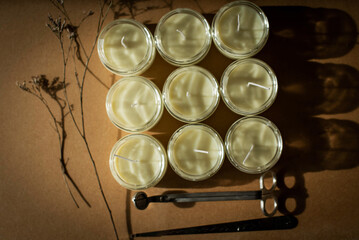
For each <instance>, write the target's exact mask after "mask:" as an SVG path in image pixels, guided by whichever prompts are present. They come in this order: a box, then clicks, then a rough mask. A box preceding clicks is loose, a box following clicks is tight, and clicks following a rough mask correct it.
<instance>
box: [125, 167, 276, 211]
mask: <svg viewBox="0 0 359 240" xmlns="http://www.w3.org/2000/svg"><path fill="white" fill-rule="evenodd" d="M268 175H270V176H271V179H272V181H271V182H272V184H271V187H270V188H269V189H268V188H266V186H265V184H264V179H265V177H267V176H268ZM276 186H277V178H276V175H275V173H274V172H272V171H268V172H265V173H264V174H262V175H261V176H260V178H259V187H260V190H258V191H234V192H203V193H170V194H163V195H157V196H152V197H147V194H146V193H145V192H137V193H136V194H135V195H134V196H133V198H132V201H133V203H134V204H135V206H136V208H137V209H140V210H144V209H146V208H147V207H148V205H149V204H150V203H151V202H158V203H167V202H177V203H186V202H187V203H188V202H208V201H233V200H260V206H261V209H262V212H263V214H264V215H265V216H267V217H271V216H273V215H274V214H275V213H276V211H277V209H278V200H277V197H276V196H275V194H274V189H275V188H276ZM268 199H273V209H272V211H271V212H268V211H267V205H266V202H267V200H268Z"/></svg>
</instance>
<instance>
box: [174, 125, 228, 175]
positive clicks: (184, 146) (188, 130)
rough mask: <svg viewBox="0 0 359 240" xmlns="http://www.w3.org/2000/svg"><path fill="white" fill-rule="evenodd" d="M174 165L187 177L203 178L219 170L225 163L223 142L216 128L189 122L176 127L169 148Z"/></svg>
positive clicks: (177, 170)
mask: <svg viewBox="0 0 359 240" xmlns="http://www.w3.org/2000/svg"><path fill="white" fill-rule="evenodd" d="M168 154H169V161H170V164H171V166H172V168H173V169H174V170H175V171H176V172H177V173H178V174H179V175H180V176H182V177H183V178H185V179H188V180H193V181H196V180H203V179H206V178H209V177H210V176H212V175H213V174H214V173H216V172H217V171H218V170H219V168H220V167H221V165H222V163H223V158H224V148H223V143H222V140H221V138H220V136H219V135H218V133H217V132H215V131H214V130H213V129H211V128H210V127H208V126H207V125H204V124H189V125H185V126H184V127H182V128H180V129H179V130H177V131H176V132H175V133H174V135H173V136H172V138H171V140H170V143H169V147H168Z"/></svg>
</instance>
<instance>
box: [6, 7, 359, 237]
mask: <svg viewBox="0 0 359 240" xmlns="http://www.w3.org/2000/svg"><path fill="white" fill-rule="evenodd" d="M114 3H115V4H118V5H116V6H117V8H116V9H117V10H118V9H120V7H121V6H123V5H119V3H117V2H114ZM225 3H226V2H225V1H218V2H217V1H216V2H215V1H177V0H175V1H168V2H167V1H149V2H147V1H145V2H142V1H139V2H136V6H137V9H135V10H134V11H133V14H134V15H135V18H136V19H137V20H139V21H141V22H145V23H147V24H148V26H149V28H150V29H151V30H153V29H154V27H155V23H157V22H158V20H159V19H160V17H161V16H162V15H163V14H165V13H166V12H168V11H169V10H170V8H172V9H175V8H179V7H188V8H192V9H195V10H197V11H199V12H202V13H204V14H205V16H206V17H207V19H208V20H209V21H211V18H213V14H215V12H216V11H217V10H218V9H219V8H220V7H221V6H222V5H223V4H225ZM255 3H256V4H258V5H259V6H261V7H262V9H263V10H264V12H265V13H266V15H267V16H268V19H269V23H270V29H271V32H270V36H269V40H268V42H267V44H266V46H265V47H264V48H263V50H262V51H261V52H260V53H259V54H257V55H256V56H255V57H256V58H259V59H261V60H263V61H265V62H266V63H268V64H269V65H270V66H271V67H272V68H273V70H274V71H275V73H276V75H277V77H278V83H279V92H278V97H277V99H276V101H275V102H274V104H273V105H272V107H271V108H270V109H269V110H267V111H266V112H264V113H263V114H261V115H262V116H265V117H267V118H268V119H270V120H271V121H273V122H274V123H275V124H276V125H277V126H278V128H279V129H280V131H281V133H282V136H283V140H284V151H283V155H282V157H281V159H280V160H279V162H278V163H277V165H276V166H275V167H274V169H273V170H274V171H275V172H276V173H277V175H278V181H279V182H278V183H279V184H278V189H279V191H280V193H281V195H280V201H279V212H278V213H277V214H276V216H280V215H283V214H287V213H293V214H294V215H295V216H296V217H297V218H298V221H299V224H298V226H297V227H296V228H295V229H292V230H280V231H279V230H278V231H262V232H243V233H226V234H209V235H188V236H172V237H163V238H162V239H239V238H241V239H263V238H266V239H312V238H315V239H356V238H358V235H359V225H358V223H359V208H358V206H357V204H356V203H357V199H358V197H359V194H358V189H359V184H358V182H359V181H358V180H359V177H358V176H359V175H358V173H359V168H358V163H359V162H358V161H359V125H358V124H359V108H358V106H359V100H358V99H359V98H358V96H359V94H358V93H359V72H358V69H359V62H358V59H359V47H358V40H357V36H358V34H357V28H358V24H359V4H358V3H357V1H349V0H348V1H299V0H298V1H285V0H283V1H271V2H268V1H255ZM65 4H66V6H67V8H68V10H69V11H68V12H69V14H70V15H71V16H72V17H73V19H74V21H77V22H79V21H80V20H81V18H82V17H83V14H84V12H86V11H88V10H89V9H92V10H93V11H94V12H95V15H94V16H91V17H90V18H89V19H88V20H86V22H85V23H84V24H83V25H82V26H81V28H80V31H79V32H80V34H81V37H82V42H83V44H84V46H85V48H86V49H90V48H91V46H92V44H93V41H94V37H95V34H96V26H97V17H98V4H97V1H68V2H66V3H65ZM0 11H1V14H0V19H1V20H0V23H1V24H0V28H1V32H2V34H1V36H0V39H1V45H2V48H1V57H2V63H1V71H0V76H1V81H0V84H1V87H0V89H1V90H0V91H1V93H0V98H1V100H0V108H1V115H0V121H1V126H0V133H1V134H0V138H1V143H2V144H1V147H0V153H1V154H0V161H1V167H0V182H1V184H0V203H1V204H0V223H1V224H0V239H5V240H10V239H11V240H12V239H115V235H114V232H113V229H112V225H111V222H110V218H109V214H108V212H107V210H106V206H105V203H104V201H103V199H102V197H101V194H100V191H99V187H98V185H97V181H96V176H95V174H94V170H93V166H92V164H91V161H90V159H89V155H88V153H87V150H86V146H85V144H84V143H83V141H82V139H81V137H80V135H79V134H78V133H77V130H76V128H75V126H74V124H73V122H72V120H71V118H70V117H67V118H66V122H65V123H66V129H67V130H66V131H67V135H68V136H67V139H66V144H65V159H67V166H68V170H69V172H70V174H71V176H72V177H73V179H74V180H75V181H76V183H77V184H78V186H79V188H80V189H81V191H82V193H83V194H84V196H85V197H86V199H87V200H88V201H89V202H90V204H91V208H89V207H87V206H86V205H85V203H84V202H83V201H81V199H80V197H79V196H78V194H76V193H75V198H76V200H77V201H78V202H79V205H80V208H77V207H76V206H75V204H74V203H73V201H72V200H71V197H70V195H69V192H68V191H67V188H66V185H65V182H64V179H63V175H62V173H61V168H60V163H59V161H58V159H59V145H58V140H57V135H56V132H55V131H54V128H53V127H54V124H53V122H52V120H51V118H50V115H49V113H48V112H47V110H46V108H44V106H43V105H42V104H41V102H40V101H39V100H38V99H36V98H35V97H33V96H31V95H30V94H26V93H25V92H23V91H21V90H20V89H19V88H18V87H17V86H16V84H15V83H16V81H19V82H22V81H28V80H30V79H31V76H35V75H39V74H46V76H47V77H48V78H50V79H52V78H54V77H61V76H62V72H63V65H62V59H61V51H60V46H59V44H58V41H57V40H56V37H55V36H54V35H53V33H51V31H50V30H49V29H48V28H47V27H46V26H45V23H46V21H47V14H48V12H50V13H52V15H53V16H54V17H57V16H58V12H57V11H56V9H55V8H54V7H53V6H52V5H51V3H50V2H49V1H40V0H38V1H20V0H18V1H7V2H3V3H2V7H1V10H0ZM124 11H125V12H126V13H128V10H126V8H125V10H124ZM116 16H117V15H116V14H114V12H113V11H110V13H109V16H108V18H107V19H106V23H109V22H111V21H112V20H113V19H114V18H115V17H116ZM120 17H129V16H120ZM95 50H96V49H95ZM232 61H233V60H230V59H228V58H226V57H224V56H222V55H221V54H220V53H219V52H218V50H217V49H216V48H215V47H214V45H212V48H211V50H210V52H209V53H208V55H207V56H206V58H205V59H204V60H203V61H201V62H200V63H199V64H198V65H199V66H202V67H204V68H206V69H208V70H209V71H210V72H212V73H213V74H214V76H215V77H216V78H217V80H220V77H221V75H222V72H223V71H224V69H225V68H226V67H227V66H228V65H229V64H230V63H231V62H232ZM89 66H90V69H91V70H92V72H93V73H95V74H96V76H97V77H98V78H99V79H100V80H101V81H102V82H103V84H101V83H100V82H99V81H98V80H96V79H95V78H94V77H93V76H92V75H91V74H88V76H87V78H86V84H85V88H84V116H85V128H86V135H87V139H88V144H89V147H90V149H91V152H92V154H93V157H94V159H95V163H96V166H97V169H98V174H99V176H100V178H101V182H102V186H103V190H104V192H105V194H106V197H107V200H108V203H109V205H110V207H111V210H112V213H113V216H114V221H115V223H116V227H117V230H118V232H119V236H120V239H128V236H129V233H140V232H147V231H157V230H165V229H173V228H183V227H192V226H198V225H207V224H216V223H224V222H232V221H240V220H249V219H256V218H263V217H264V216H263V215H262V212H261V210H260V207H259V201H232V202H208V203H196V204H187V205H174V204H171V203H169V204H161V205H160V204H157V205H155V204H153V205H150V207H149V208H148V209H146V210H145V211H139V210H137V209H135V208H134V206H133V205H132V203H131V197H132V196H133V195H134V193H135V191H129V190H126V189H124V188H123V187H121V186H120V185H119V184H118V183H117V182H116V181H115V180H114V178H113V177H112V175H111V173H110V170H109V166H108V158H109V153H110V151H111V148H112V146H113V144H114V143H115V142H116V141H117V140H118V139H120V138H121V137H122V136H124V135H126V134H127V133H124V132H121V131H119V130H118V129H117V128H116V127H115V126H114V125H112V123H111V122H110V121H109V119H108V117H107V114H106V109H105V98H106V94H107V91H108V88H109V87H110V86H111V84H112V83H113V82H114V81H115V80H116V79H118V77H117V76H114V75H113V74H111V73H110V72H109V71H107V70H106V69H105V68H104V67H103V65H102V64H101V62H100V60H99V58H98V55H97V52H96V51H95V53H94V56H93V58H92V60H91V62H90V65H89ZM69 69H70V70H73V66H72V65H70V67H69ZM78 69H79V70H83V69H82V68H81V66H78ZM174 69H175V67H174V66H171V65H170V64H168V63H166V62H165V61H164V60H163V59H162V58H161V57H160V56H159V54H157V55H156V59H155V62H154V64H153V65H152V66H151V68H150V69H149V70H148V71H146V72H145V73H144V74H142V75H143V76H145V77H148V78H150V79H151V80H152V81H153V82H154V83H156V84H157V85H158V86H159V87H160V89H162V86H163V83H164V81H165V79H166V77H167V76H168V75H169V74H170V73H171V72H172V71H173V70H174ZM70 70H69V71H70ZM68 79H69V81H70V82H71V84H70V85H69V86H68V91H69V99H70V102H71V103H73V104H74V109H75V110H74V114H75V117H76V118H77V119H79V117H80V110H79V106H80V102H79V99H78V96H79V95H78V94H79V93H78V91H77V87H76V82H75V80H74V75H73V74H72V75H71V74H69V76H68ZM49 102H50V100H49ZM50 106H51V107H55V105H54V104H53V103H51V102H50ZM239 118H240V116H239V115H236V114H234V113H232V112H231V111H230V110H228V109H227V108H226V106H225V105H224V104H223V102H221V103H220V105H219V107H218V109H217V111H216V112H215V113H214V114H213V115H212V116H211V117H210V118H209V119H207V120H205V121H204V123H206V124H208V125H210V126H212V127H214V128H215V129H216V130H217V131H218V132H219V133H220V134H221V136H222V137H224V136H225V134H226V131H227V129H228V128H229V126H230V125H231V124H232V123H233V122H234V121H235V120H237V119H239ZM182 125H183V123H181V122H179V121H177V120H175V119H174V118H173V117H171V116H170V115H169V114H168V113H167V111H165V112H164V114H163V117H162V119H161V120H160V122H159V123H158V125H156V126H155V127H154V128H153V129H151V130H150V131H149V132H148V133H149V134H151V135H154V136H155V137H156V138H157V139H159V140H160V141H161V142H162V143H163V144H164V145H165V146H166V145H167V142H168V140H169V138H170V136H171V134H172V133H173V132H174V131H175V130H176V129H177V128H178V127H180V126H182ZM258 178H259V176H258V175H248V174H244V173H241V172H239V171H238V170H236V169H235V168H234V167H233V166H232V165H231V164H230V163H229V161H228V159H226V160H225V163H224V165H223V167H222V168H221V169H220V171H219V172H218V173H217V174H216V175H215V176H213V177H212V178H210V179H208V180H205V181H201V182H189V181H186V180H183V179H181V178H180V177H179V176H177V175H176V174H175V173H174V172H173V170H172V169H171V168H170V167H169V168H168V170H167V173H166V175H165V177H164V178H163V180H162V181H161V182H160V183H159V184H158V185H157V186H156V187H153V188H150V189H148V190H146V193H147V194H148V195H158V194H162V193H164V192H168V191H185V192H204V191H234V190H243V191H245V190H257V189H258V188H259V184H258Z"/></svg>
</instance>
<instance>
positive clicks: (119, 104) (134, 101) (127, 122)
mask: <svg viewBox="0 0 359 240" xmlns="http://www.w3.org/2000/svg"><path fill="white" fill-rule="evenodd" d="M156 99H157V98H156V93H155V91H154V90H153V89H152V88H151V87H150V86H148V85H147V84H145V83H143V82H140V81H133V80H126V81H123V82H120V83H119V85H118V86H117V88H116V89H115V91H114V93H113V95H112V98H111V100H110V102H111V110H112V112H113V116H114V117H115V118H116V120H117V121H118V123H120V124H121V126H123V127H126V128H131V129H133V128H141V127H143V126H145V125H146V124H148V123H149V122H150V121H151V120H152V119H153V118H154V116H155V115H156V113H157V111H158V104H159V103H158V102H157V101H156Z"/></svg>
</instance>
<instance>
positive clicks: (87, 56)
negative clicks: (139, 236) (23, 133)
mask: <svg viewBox="0 0 359 240" xmlns="http://www.w3.org/2000/svg"><path fill="white" fill-rule="evenodd" d="M50 1H51V2H52V4H53V5H54V6H55V7H56V8H57V9H58V10H59V12H60V13H61V14H62V15H63V17H64V21H61V17H59V18H57V19H56V20H54V19H53V18H52V17H51V15H49V24H48V25H50V29H51V31H52V32H53V33H54V34H55V36H56V37H57V38H58V40H59V44H60V49H61V52H62V60H63V84H64V95H65V101H66V102H67V106H68V110H69V114H70V116H71V119H72V121H73V123H74V125H75V127H76V129H77V131H78V133H79V135H80V136H81V138H82V140H83V142H84V144H85V146H86V149H87V152H88V154H89V157H90V161H91V163H92V166H93V169H94V172H95V175H96V178H97V183H98V187H99V189H100V192H101V196H102V198H103V200H104V203H105V205H106V208H107V211H108V213H109V215H110V219H111V223H112V226H113V229H114V233H115V235H116V239H119V238H118V234H117V229H116V225H115V222H114V218H113V215H112V211H111V208H110V206H109V204H108V201H107V199H106V196H105V193H104V190H103V187H102V183H101V179H100V176H99V174H98V171H97V167H96V162H95V160H94V158H93V155H92V153H91V150H90V147H89V144H88V140H87V135H86V128H85V118H84V102H83V93H84V85H85V80H86V75H87V72H90V71H89V63H90V60H91V57H92V55H93V53H94V49H95V46H96V43H97V39H98V37H99V34H100V31H101V29H102V27H103V24H104V21H105V19H106V16H107V14H108V12H109V9H110V7H111V3H107V1H103V2H102V3H100V6H99V8H100V11H99V17H98V23H97V29H96V37H95V39H94V42H93V45H92V47H91V49H90V51H89V52H88V53H87V51H86V49H85V47H84V45H83V44H82V41H81V38H80V35H79V33H78V29H79V28H80V25H81V24H82V23H83V22H84V21H85V20H86V19H87V18H88V17H90V16H92V15H93V14H94V12H93V11H92V10H90V11H88V13H87V14H86V15H85V16H84V17H83V18H82V20H81V21H80V23H79V24H78V25H76V24H74V23H73V22H72V20H71V18H70V16H69V14H68V12H67V10H66V7H65V4H64V2H63V1H61V0H57V1H55V0H50ZM107 4H108V7H107V8H106V5H107ZM66 21H67V23H66ZM64 30H67V32H68V40H69V41H70V42H69V44H68V45H69V47H68V49H67V50H65V39H64V37H63V32H64ZM73 43H75V46H74V48H73V51H71V49H72V45H73ZM71 54H72V59H73V60H75V55H76V57H77V59H78V60H79V61H80V62H81V63H82V64H83V66H84V70H83V73H82V75H81V76H80V74H79V73H78V72H77V68H76V63H75V62H74V64H75V70H74V76H75V79H76V82H77V86H78V88H79V102H80V113H81V118H80V119H79V120H78V119H76V118H75V116H74V114H73V110H72V109H71V107H69V106H70V104H69V103H70V101H69V97H68V93H67V88H66V86H67V65H68V59H69V56H70V55H71ZM83 56H84V57H83ZM93 75H94V74H93ZM97 79H98V78H97ZM101 83H102V81H101Z"/></svg>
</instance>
